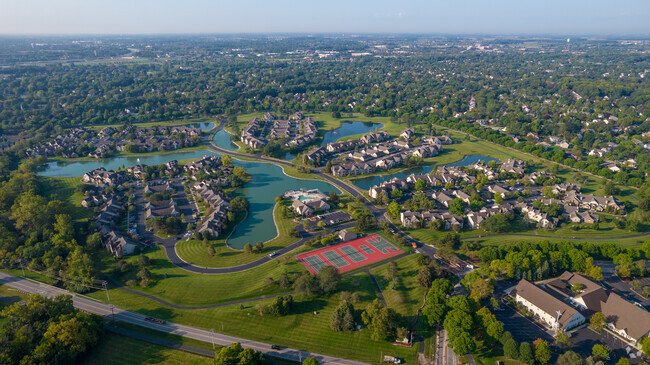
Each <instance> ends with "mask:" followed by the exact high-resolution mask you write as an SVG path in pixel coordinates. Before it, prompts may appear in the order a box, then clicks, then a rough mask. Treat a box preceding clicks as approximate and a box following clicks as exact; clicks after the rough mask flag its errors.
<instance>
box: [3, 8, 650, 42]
mask: <svg viewBox="0 0 650 365" xmlns="http://www.w3.org/2000/svg"><path fill="white" fill-rule="evenodd" d="M649 18H650V1H649V0H444V1H439V0H428V1H427V0H417V1H416V0H391V1H387V0H325V1H323V0H321V1H313V0H302V1H297V0H227V1H225V0H212V1H209V0H177V1H170V0H101V1H100V0H0V34H171V33H342V34H345V33H429V34H509V35H511V34H550V35H650V23H648V19H649Z"/></svg>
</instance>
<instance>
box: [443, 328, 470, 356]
mask: <svg viewBox="0 0 650 365" xmlns="http://www.w3.org/2000/svg"><path fill="white" fill-rule="evenodd" d="M449 343H450V344H451V346H452V347H453V349H454V352H455V353H456V354H457V355H464V354H468V353H472V352H474V351H476V341H474V338H472V335H471V334H470V333H469V332H467V331H463V332H460V333H458V334H457V335H455V336H454V337H450V338H449Z"/></svg>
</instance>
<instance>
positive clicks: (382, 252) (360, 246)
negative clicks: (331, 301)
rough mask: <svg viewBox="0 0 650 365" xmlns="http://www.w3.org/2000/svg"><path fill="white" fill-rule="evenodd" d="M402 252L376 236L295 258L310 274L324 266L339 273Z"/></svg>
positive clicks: (316, 272) (315, 272) (324, 248)
mask: <svg viewBox="0 0 650 365" xmlns="http://www.w3.org/2000/svg"><path fill="white" fill-rule="evenodd" d="M402 253H403V251H402V250H401V249H399V248H398V247H397V246H395V245H394V244H392V243H391V242H390V241H388V240H387V239H386V238H385V237H382V236H380V235H378V234H373V235H370V236H366V237H362V238H357V239H355V240H351V241H347V242H343V243H339V244H337V245H333V246H328V247H323V248H320V249H318V250H314V251H310V252H306V253H303V254H300V255H298V256H297V258H298V260H299V261H300V262H301V263H302V264H303V265H304V266H305V267H306V268H307V270H309V271H310V272H311V273H312V274H314V275H315V274H318V272H319V271H320V270H321V269H322V268H324V267H325V266H334V267H335V268H336V269H337V270H338V271H339V272H341V273H343V272H346V271H350V270H354V269H357V268H360V267H363V266H366V265H370V264H373V263H375V262H378V261H382V260H385V259H387V258H390V257H393V256H397V255H400V254H402Z"/></svg>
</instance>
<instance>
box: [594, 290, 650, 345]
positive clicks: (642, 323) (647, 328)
mask: <svg viewBox="0 0 650 365" xmlns="http://www.w3.org/2000/svg"><path fill="white" fill-rule="evenodd" d="M602 312H603V314H604V315H605V318H606V320H607V322H608V323H612V324H614V326H615V327H616V328H617V329H619V330H625V332H626V333H627V334H628V335H629V336H630V337H632V338H634V339H635V340H637V341H638V340H639V339H641V338H642V337H644V336H646V335H647V334H648V333H649V332H650V313H648V312H646V311H644V310H643V309H641V308H639V307H637V306H636V305H634V304H632V303H630V302H628V301H626V300H625V299H623V298H621V297H620V296H619V295H618V294H614V293H610V294H609V298H607V301H606V302H604V303H602Z"/></svg>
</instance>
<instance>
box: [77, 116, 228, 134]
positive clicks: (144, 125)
mask: <svg viewBox="0 0 650 365" xmlns="http://www.w3.org/2000/svg"><path fill="white" fill-rule="evenodd" d="M209 122H212V123H214V124H215V125H218V124H219V123H218V121H217V120H216V119H215V118H190V119H181V120H170V121H164V122H144V123H134V125H135V126H137V127H140V128H148V127H153V126H174V125H184V124H193V123H209ZM122 126H123V124H98V125H89V126H84V128H87V129H92V130H96V131H99V130H101V129H103V128H106V127H113V128H121V127H122Z"/></svg>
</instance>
